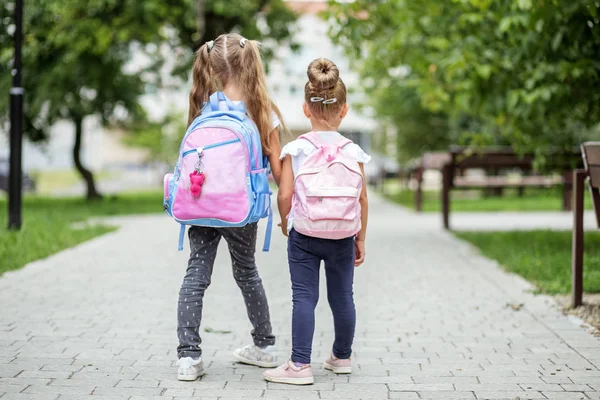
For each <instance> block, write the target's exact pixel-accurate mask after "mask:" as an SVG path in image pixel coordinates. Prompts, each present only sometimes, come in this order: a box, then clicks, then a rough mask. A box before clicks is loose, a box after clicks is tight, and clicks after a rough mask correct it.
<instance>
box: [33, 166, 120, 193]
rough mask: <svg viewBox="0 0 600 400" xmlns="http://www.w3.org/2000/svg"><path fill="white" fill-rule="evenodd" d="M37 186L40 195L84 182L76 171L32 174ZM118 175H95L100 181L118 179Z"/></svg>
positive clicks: (104, 172) (111, 173)
mask: <svg viewBox="0 0 600 400" xmlns="http://www.w3.org/2000/svg"><path fill="white" fill-rule="evenodd" d="M32 175H33V177H34V178H35V181H36V184H37V188H36V189H37V193H38V194H40V195H42V196H43V195H47V194H51V193H52V192H54V191H55V190H58V189H65V188H68V187H71V186H73V185H76V184H77V183H79V182H83V181H82V179H81V176H80V175H79V173H78V172H77V171H75V170H74V169H68V170H62V171H54V170H52V171H36V172H34V173H32ZM117 176H118V173H116V172H109V171H100V172H96V173H94V177H95V178H96V180H98V181H102V180H105V179H109V178H116V177H117Z"/></svg>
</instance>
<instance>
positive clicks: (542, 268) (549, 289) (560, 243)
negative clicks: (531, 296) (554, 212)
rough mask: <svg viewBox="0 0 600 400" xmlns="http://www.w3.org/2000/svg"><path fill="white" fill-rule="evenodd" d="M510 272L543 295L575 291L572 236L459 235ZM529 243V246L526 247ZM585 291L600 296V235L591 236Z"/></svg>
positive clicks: (587, 239)
mask: <svg viewBox="0 0 600 400" xmlns="http://www.w3.org/2000/svg"><path fill="white" fill-rule="evenodd" d="M456 235H457V236H458V237H460V238H461V239H464V240H467V241H469V242H471V243H472V244H474V245H475V246H477V247H478V248H479V249H480V250H481V252H482V253H483V255H485V256H486V257H489V258H492V259H494V260H497V261H498V262H499V263H500V264H501V265H502V266H503V267H504V268H506V269H507V270H508V271H511V272H515V273H517V274H519V275H521V276H522V277H523V278H525V279H527V280H528V281H530V282H532V283H533V284H535V285H536V286H537V287H538V289H539V290H540V291H541V292H543V293H551V294H558V293H569V292H570V290H571V232H554V231H523V232H459V233H456ZM523 243H527V246H523ZM584 254H585V257H584V267H583V270H584V274H583V288H584V290H585V292H587V293H598V292H600V234H599V233H597V232H587V233H586V235H585V249H584Z"/></svg>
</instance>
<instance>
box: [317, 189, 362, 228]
mask: <svg viewBox="0 0 600 400" xmlns="http://www.w3.org/2000/svg"><path fill="white" fill-rule="evenodd" d="M358 195H359V191H358V189H356V188H349V187H329V188H319V189H308V190H307V191H306V205H307V209H308V217H309V218H310V219H311V220H312V221H321V220H343V221H352V220H355V219H356V218H357V209H358Z"/></svg>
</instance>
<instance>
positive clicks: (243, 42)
mask: <svg viewBox="0 0 600 400" xmlns="http://www.w3.org/2000/svg"><path fill="white" fill-rule="evenodd" d="M247 41H248V39H246V38H242V39H241V40H240V46H242V47H246V42H247Z"/></svg>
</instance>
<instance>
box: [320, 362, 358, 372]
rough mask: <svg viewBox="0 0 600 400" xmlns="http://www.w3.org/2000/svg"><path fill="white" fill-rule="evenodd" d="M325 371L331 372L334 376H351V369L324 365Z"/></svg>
mask: <svg viewBox="0 0 600 400" xmlns="http://www.w3.org/2000/svg"><path fill="white" fill-rule="evenodd" d="M324 367H325V369H328V370H329V371H331V372H333V373H334V374H351V373H352V367H334V366H333V365H330V364H327V363H324Z"/></svg>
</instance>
